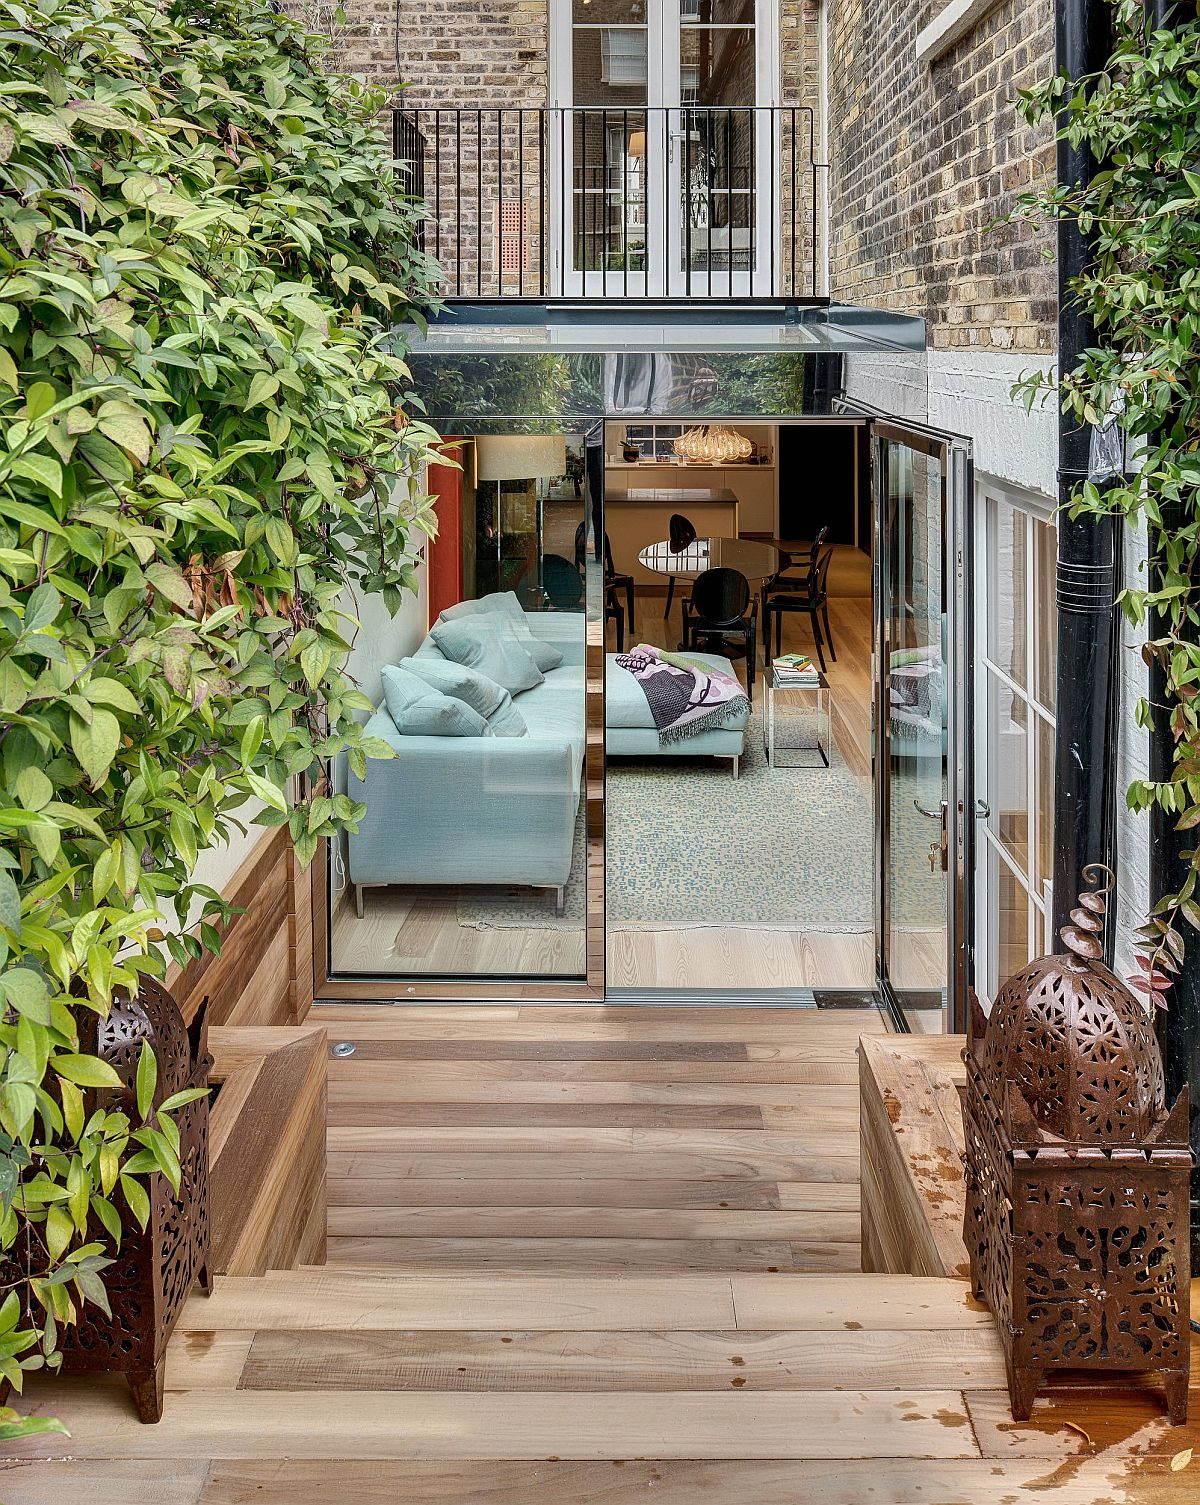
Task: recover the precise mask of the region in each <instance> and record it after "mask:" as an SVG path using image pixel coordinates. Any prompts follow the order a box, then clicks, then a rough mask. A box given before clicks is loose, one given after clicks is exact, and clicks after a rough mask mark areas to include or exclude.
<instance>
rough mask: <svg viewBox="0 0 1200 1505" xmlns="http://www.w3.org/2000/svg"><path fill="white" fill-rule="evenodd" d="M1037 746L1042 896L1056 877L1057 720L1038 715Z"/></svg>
mask: <svg viewBox="0 0 1200 1505" xmlns="http://www.w3.org/2000/svg"><path fill="white" fill-rule="evenodd" d="M1034 719H1035V721H1036V723H1037V746H1036V749H1035V753H1036V762H1035V764H1034V789H1035V796H1036V797H1035V800H1034V810H1035V819H1036V820H1037V865H1036V867H1035V868H1034V880H1035V883H1036V892H1037V894H1038V895H1039V897H1040V896H1041V895H1042V894H1043V893H1044V892H1045V885H1046V884H1047V883H1052V882H1053V881H1054V743H1055V736H1054V723H1053V722H1052V721H1047V720H1046V719H1045V717H1044V716H1035V718H1034Z"/></svg>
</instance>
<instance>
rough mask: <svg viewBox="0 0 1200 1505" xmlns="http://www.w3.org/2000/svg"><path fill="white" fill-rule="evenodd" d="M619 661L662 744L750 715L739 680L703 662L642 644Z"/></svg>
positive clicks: (677, 740)
mask: <svg viewBox="0 0 1200 1505" xmlns="http://www.w3.org/2000/svg"><path fill="white" fill-rule="evenodd" d="M617 663H618V664H620V666H621V668H622V669H628V670H629V672H630V674H632V675H633V677H634V679H636V680H637V682H638V684H639V685H641V687H642V692H643V694H644V695H645V697H646V703H647V704H648V705H649V707H650V714H651V715H652V716H653V717H654V725H655V726H656V727H657V728H658V740H659V742H661V743H667V742H680V741H682V740H683V739H684V738H685V737H698V736H700V734H701V733H702V732H708V731H716V730H717V729H718V728H720V727H723V726H725V725H726V724H727V723H728V722H729V721H730V720H731V719H732V718H733V717H734V716H737V715H740V714H742V713H743V712H744V713H745V714H747V715H748V714H749V712H750V702H749V700H748V699H747V698H746V692H745V691H744V690H743V689H742V687H741V685H740V684H739V683H738V682H737V680H736V679H734V678H733V676H732V675H730V674H722V673H721V671H720V670H718V669H710V668H709V666H708V665H707V664H705V663H703V662H702V661H701V660H700V659H697V658H688V657H687V656H686V655H684V654H679V653H667V652H665V651H664V650H663V649H661V648H651V647H650V645H649V644H648V643H639V644H638V645H637V647H636V648H634V649H632V650H631V651H630V652H629V653H619V654H618V655H617Z"/></svg>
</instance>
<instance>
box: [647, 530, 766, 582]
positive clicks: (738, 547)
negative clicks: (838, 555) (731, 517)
mask: <svg viewBox="0 0 1200 1505" xmlns="http://www.w3.org/2000/svg"><path fill="white" fill-rule="evenodd" d="M782 561H783V554H782V552H781V551H780V550H779V549H777V548H776V547H775V545H774V544H770V543H764V542H763V541H762V540H761V539H757V538H697V539H695V540H694V541H693V542H692V543H690V544H688V546H687V548H686V549H681V550H679V552H678V553H676V552H675V551H674V550H672V548H671V545H670V542H669V540H667V539H665V538H664V539H663V540H662V541H661V542H659V543H652V544H648V545H647V546H646V548H644V549H642V550H641V551H640V552H639V553H638V563H639V564H640V565H642V567H643V568H644V569H647V570H650V571H652V572H653V573H654V574H656V575H674V576H675V578H676V579H678V580H694V579H695V578H696V576H697V575H702V574H703V573H704V571H705V570H721V569H724V570H737V571H738V573H739V574H741V575H745V577H746V579H747V580H749V581H750V582H751V583H752V584H753V583H754V582H755V581H758V582H759V583H760V584H761V582H762V581H764V580H769V579H770V578H771V577H772V575H777V574H778V573H779V569H780V566H781V564H782Z"/></svg>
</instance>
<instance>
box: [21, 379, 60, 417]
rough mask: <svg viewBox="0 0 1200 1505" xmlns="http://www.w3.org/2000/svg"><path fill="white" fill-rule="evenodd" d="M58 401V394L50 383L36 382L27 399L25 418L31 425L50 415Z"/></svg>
mask: <svg viewBox="0 0 1200 1505" xmlns="http://www.w3.org/2000/svg"><path fill="white" fill-rule="evenodd" d="M56 400H57V394H56V393H55V390H54V388H53V387H52V386H51V385H50V383H49V382H48V381H35V382H34V384H33V386H32V387H30V389H29V393H28V395H27V397H26V398H25V416H26V417H27V418H28V419H29V421H30V423H34V422H36V421H37V419H39V418H41V417H42V415H43V414H44V413H48V412H49V411H50V409H51V408H52V407H53V406H54V404H55V402H56Z"/></svg>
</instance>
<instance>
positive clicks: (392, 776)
mask: <svg viewBox="0 0 1200 1505" xmlns="http://www.w3.org/2000/svg"><path fill="white" fill-rule="evenodd" d="M585 461H586V456H585V441H584V437H583V435H582V434H570V435H567V436H565V439H564V436H563V435H561V434H560V435H554V434H516V433H509V434H501V435H487V436H480V437H479V438H477V439H476V440H475V441H474V442H473V443H472V442H470V441H467V443H466V445H465V454H464V468H463V475H462V493H461V507H460V510H459V511H458V514H457V516H455V517H454V519H453V522H454V523H455V524H456V525H457V526H453V527H452V526H448V525H446V524H448V523H449V521H450V519H449V517H448V516H446V517H445V522H444V531H443V533H441V534H439V536H438V537H437V538H435V539H433V540H431V541H430V544H429V546H428V551H427V554H428V557H427V558H424V559H418V560H415V561H414V569H415V570H416V571H417V573H418V577H419V578H420V577H423V584H424V587H425V590H426V591H429V592H432V591H434V590H435V589H436V591H437V595H436V596H435V597H434V598H433V599H432V600H431V599H430V598H429V597H428V596H427V597H426V598H425V599H421V598H419V597H417V596H416V595H414V596H412V597H407V596H406V597H405V599H404V601H403V603H402V604H401V607H400V609H399V611H398V612H397V613H396V614H395V615H394V616H393V615H392V614H391V613H390V612H388V611H387V610H386V609H385V608H384V606H383V603H382V601H381V600H380V599H379V598H378V597H372V596H366V597H364V598H363V599H362V603H361V606H360V607H359V608H358V610H359V614H360V616H361V621H362V627H361V630H360V631H359V632H358V633H357V634H356V636H355V640H354V647H353V649H352V651H351V653H350V656H349V665H348V667H349V672H350V673H351V674H352V675H353V677H354V679H355V680H356V681H357V683H358V684H359V685H360V686H361V688H362V690H363V691H364V693H365V694H366V695H367V697H368V698H369V700H370V702H371V705H372V708H373V709H372V711H371V713H370V715H369V717H368V718H365V719H367V720H368V727H369V732H370V734H371V735H372V736H377V737H379V738H381V739H382V740H383V741H384V742H386V743H388V744H389V745H390V746H391V747H392V748H393V749H394V750H395V751H396V753H397V754H398V756H397V757H395V758H393V759H390V760H383V759H376V758H370V759H368V760H367V767H366V776H365V777H364V778H361V779H360V778H358V777H357V775H356V774H355V772H354V770H353V769H351V768H349V767H348V765H347V762H346V759H345V757H344V755H343V756H341V757H339V758H338V760H337V764H336V767H335V775H334V778H335V790H336V792H338V793H343V792H345V793H349V794H350V796H351V797H352V798H353V799H355V800H361V801H362V802H363V804H364V805H365V806H366V814H365V816H364V818H363V820H362V822H361V824H360V827H359V830H358V831H357V832H354V833H350V834H348V835H346V836H345V837H343V838H341V839H340V840H339V841H338V842H336V843H333V844H332V845H331V861H330V869H329V883H330V891H329V898H330V911H329V926H330V952H331V961H332V966H333V970H334V972H335V973H336V974H341V975H349V976H353V975H364V974H365V975H374V976H379V977H384V978H389V979H390V978H405V977H413V978H416V977H430V976H433V977H478V976H512V977H526V976H537V977H541V976H554V977H582V976H583V975H584V974H585V970H586V956H585V950H584V937H585V916H586V904H587V892H586V881H585V880H586V870H587V863H586V856H587V852H586V832H585V819H584V816H585V812H584V805H583V796H584V792H585V791H584V780H583V757H584V744H585V728H586V724H587V718H586V708H585V693H586V691H585V683H584V648H585V626H586V618H585V609H584V607H585V601H586V599H587V597H588V588H589V583H590V584H591V586H592V588H593V599H594V598H595V596H596V595H597V594H598V592H599V582H598V579H597V576H596V571H597V570H598V569H599V568H601V567H600V566H599V565H598V564H597V562H596V560H595V558H594V555H593V552H592V551H591V550H590V549H589V548H588V547H587V534H586V518H585V512H584V498H583V487H582V484H581V482H582V479H583V476H584V473H585V468H586V465H585ZM438 551H442V553H441V557H440V558H439V557H438ZM430 558H432V559H433V561H434V565H435V568H434V569H433V570H431V569H430V563H429V560H430ZM442 566H449V568H442ZM455 578H457V579H459V580H461V582H462V585H461V590H460V591H458V590H456V591H454V592H453V594H452V595H451V594H448V593H449V591H450V586H449V584H448V581H449V580H452V579H455ZM497 591H512V592H514V593H515V594H516V596H517V599H518V601H519V602H520V611H519V613H518V614H517V617H516V624H518V625H519V631H518V634H517V636H516V637H514V636H513V632H514V630H515V628H514V619H513V618H512V617H511V616H507V615H505V613H504V612H502V611H498V610H496V609H494V607H489V606H484V605H483V604H482V600H481V598H483V597H485V596H488V595H490V594H492V593H493V592H497ZM455 596H461V601H459V600H455V599H454V597H455ZM463 603H467V604H465V605H464V604H463ZM427 605H428V606H429V607H430V608H431V609H432V610H433V611H434V612H435V613H436V612H437V611H438V609H439V608H441V609H442V610H446V609H449V608H453V607H458V611H457V612H454V613H453V614H452V616H451V618H450V620H449V621H446V622H443V621H442V620H441V619H440V618H439V619H438V620H437V621H436V622H435V625H434V627H433V628H432V629H429V628H428V616H427ZM506 624H507V625H506ZM446 628H450V629H451V631H450V633H449V635H448V636H447V635H445V632H446ZM435 634H437V635H436V636H435ZM439 639H440V641H439ZM514 643H517V644H520V645H524V646H521V647H520V648H519V651H518V652H516V653H514V652H513V651H512V645H513V644H514ZM463 665H476V666H478V667H479V668H480V669H484V668H485V666H488V665H490V666H491V667H490V668H486V670H485V673H484V674H479V673H477V674H474V675H470V674H468V673H465V672H464V669H463V667H462V666H463ZM538 666H544V668H539V667H538ZM504 690H508V691H509V692H510V693H509V694H504V693H503V692H504Z"/></svg>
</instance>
